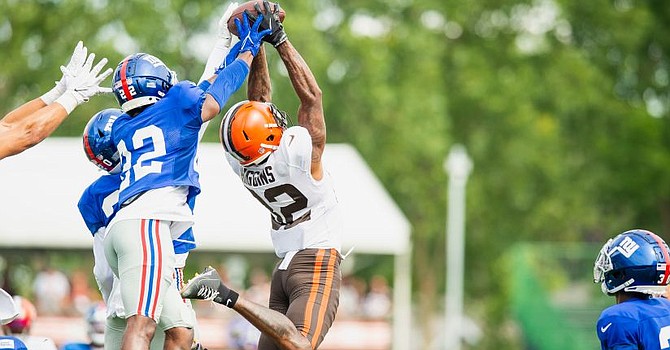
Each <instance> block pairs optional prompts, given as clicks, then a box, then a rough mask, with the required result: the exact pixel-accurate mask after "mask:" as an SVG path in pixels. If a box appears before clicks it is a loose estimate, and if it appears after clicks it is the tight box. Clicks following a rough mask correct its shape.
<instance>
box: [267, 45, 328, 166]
mask: <svg viewBox="0 0 670 350" xmlns="http://www.w3.org/2000/svg"><path fill="white" fill-rule="evenodd" d="M277 52H279V56H280V57H281V59H282V61H283V62H284V65H285V66H286V69H287V70H288V75H289V77H290V79H291V84H292V85H293V89H294V90H295V92H296V94H297V95H298V99H300V107H299V108H298V124H300V126H302V127H304V128H306V129H307V131H309V134H310V136H311V137H312V144H313V146H314V148H315V151H316V152H315V153H316V156H317V158H319V159H320V158H321V153H320V152H321V151H323V147H324V146H325V143H326V121H325V120H324V117H323V102H322V100H321V99H322V93H321V88H319V84H318V83H317V82H316V78H315V77H314V74H312V71H311V70H310V69H309V66H308V65H307V63H306V62H305V60H304V59H303V58H302V56H301V55H300V53H298V51H297V50H296V49H295V48H294V47H293V45H292V44H291V42H290V41H289V40H286V41H285V42H284V43H283V44H281V45H279V46H278V47H277Z"/></svg>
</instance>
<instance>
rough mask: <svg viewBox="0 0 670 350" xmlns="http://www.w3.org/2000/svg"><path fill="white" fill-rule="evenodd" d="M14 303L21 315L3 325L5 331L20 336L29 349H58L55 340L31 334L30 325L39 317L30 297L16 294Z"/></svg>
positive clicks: (7, 333)
mask: <svg viewBox="0 0 670 350" xmlns="http://www.w3.org/2000/svg"><path fill="white" fill-rule="evenodd" d="M14 304H15V305H16V308H17V309H18V311H19V316H18V317H17V318H16V319H14V320H13V321H12V322H9V323H8V324H6V325H3V326H2V329H3V331H4V333H5V334H6V335H9V336H14V337H17V338H19V339H20V340H21V341H23V343H25V344H26V347H27V348H28V349H38V350H56V344H55V343H54V341H53V340H51V339H49V338H46V337H40V336H33V335H31V334H30V327H31V326H32V323H33V320H34V319H35V318H36V317H37V310H35V306H34V305H33V304H32V303H31V302H30V301H28V299H26V298H23V297H20V296H16V295H15V296H14Z"/></svg>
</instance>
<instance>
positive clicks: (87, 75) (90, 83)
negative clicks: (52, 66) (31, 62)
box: [56, 53, 112, 114]
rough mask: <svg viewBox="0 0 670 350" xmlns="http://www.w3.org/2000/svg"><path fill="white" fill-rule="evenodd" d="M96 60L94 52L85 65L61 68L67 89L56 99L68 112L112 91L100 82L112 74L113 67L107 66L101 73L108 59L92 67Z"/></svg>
mask: <svg viewBox="0 0 670 350" xmlns="http://www.w3.org/2000/svg"><path fill="white" fill-rule="evenodd" d="M94 60H95V54H94V53H92V54H90V55H88V58H87V59H86V62H84V64H83V65H80V66H76V65H75V66H74V67H73V69H68V67H65V66H61V67H60V70H61V71H62V72H63V79H64V80H65V87H66V91H65V93H63V95H62V96H61V97H59V98H58V99H56V102H58V103H60V104H61V105H62V106H63V107H64V108H65V110H66V111H67V112H68V114H69V113H71V112H72V110H74V109H75V107H77V106H78V105H80V104H82V103H84V102H87V101H88V100H89V99H90V98H91V97H92V96H94V95H97V94H100V93H109V92H112V89H111V88H108V87H101V86H100V83H101V82H102V81H103V80H105V78H107V77H108V76H109V75H110V74H112V69H111V68H107V70H105V71H104V72H102V73H100V71H101V70H102V68H103V67H104V66H105V65H106V64H107V59H106V58H103V59H101V60H100V62H98V64H96V65H95V66H94V67H93V68H91V66H93V61H94Z"/></svg>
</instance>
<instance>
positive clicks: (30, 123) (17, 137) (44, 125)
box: [0, 41, 112, 159]
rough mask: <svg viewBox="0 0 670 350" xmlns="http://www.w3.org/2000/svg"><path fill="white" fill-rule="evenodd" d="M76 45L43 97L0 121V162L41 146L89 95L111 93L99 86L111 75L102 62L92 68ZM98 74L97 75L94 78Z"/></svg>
mask: <svg viewBox="0 0 670 350" xmlns="http://www.w3.org/2000/svg"><path fill="white" fill-rule="evenodd" d="M87 52H88V50H87V49H86V47H85V46H84V44H83V43H82V42H81V41H80V42H79V43H77V46H76V47H75V49H74V52H73V53H72V57H71V58H70V62H69V63H68V64H67V65H66V66H61V71H63V77H62V78H61V79H60V80H59V81H57V82H56V86H54V87H53V88H52V89H51V90H49V91H48V92H47V93H45V94H44V95H42V96H40V97H38V98H36V99H33V100H31V101H29V102H26V103H24V104H23V105H21V106H20V107H18V108H16V109H14V110H13V111H11V112H9V113H8V114H7V115H5V116H4V117H3V118H2V119H0V159H3V158H5V157H9V156H13V155H15V154H18V153H21V152H23V151H25V150H26V149H28V148H30V147H32V146H35V145H36V144H38V143H40V142H42V140H44V139H45V138H47V136H49V135H51V133H52V132H54V130H56V128H57V127H58V126H59V125H60V124H61V123H62V122H63V121H64V120H65V118H66V117H67V116H68V115H70V113H71V112H72V110H73V109H75V107H77V106H78V105H80V104H82V103H84V102H86V101H88V100H89V98H91V97H92V96H93V95H96V94H99V93H103V92H112V89H110V88H103V87H100V83H101V82H102V81H103V80H105V78H107V76H109V75H110V74H111V73H112V69H111V68H108V69H107V70H105V71H104V72H102V73H100V71H101V70H102V68H103V67H104V66H105V64H107V59H106V58H103V59H101V60H100V62H98V64H96V65H95V66H93V60H95V54H93V53H91V54H90V55H88V57H87ZM98 73H100V74H98Z"/></svg>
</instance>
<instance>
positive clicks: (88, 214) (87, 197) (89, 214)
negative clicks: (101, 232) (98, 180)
mask: <svg viewBox="0 0 670 350" xmlns="http://www.w3.org/2000/svg"><path fill="white" fill-rule="evenodd" d="M90 189H91V187H90V186H89V187H87V188H86V189H85V190H84V193H82V195H81V198H79V202H78V203H77V208H78V209H79V213H80V214H81V218H82V219H84V223H85V224H86V228H88V230H89V231H90V232H91V234H92V235H94V234H95V233H96V232H97V231H98V229H99V228H100V227H102V226H103V223H102V222H101V221H100V220H97V218H96V215H94V213H97V212H99V210H97V209H96V208H95V207H94V206H93V205H92V201H93V199H92V198H91V192H90Z"/></svg>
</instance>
